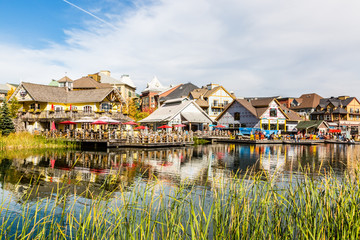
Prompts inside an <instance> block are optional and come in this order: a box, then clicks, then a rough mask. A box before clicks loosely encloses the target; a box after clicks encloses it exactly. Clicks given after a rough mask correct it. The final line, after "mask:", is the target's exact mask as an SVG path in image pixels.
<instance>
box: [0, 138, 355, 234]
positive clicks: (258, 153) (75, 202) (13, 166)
mask: <svg viewBox="0 0 360 240" xmlns="http://www.w3.org/2000/svg"><path fill="white" fill-rule="evenodd" d="M359 157H360V146H358V145H340V144H339V145H334V144H322V145H314V146H301V145H237V144H211V145H198V146H192V147H182V148H167V149H138V148H136V149H135V148H132V149H114V150H109V151H105V152H99V151H94V152H91V151H54V150H51V151H40V152H39V151H36V152H10V153H8V154H7V156H6V157H2V159H1V162H0V183H1V189H0V192H1V196H2V207H1V212H0V217H1V219H2V220H1V224H0V238H8V236H10V238H12V239H17V238H19V237H24V236H28V235H27V234H28V233H32V234H33V235H32V237H35V236H36V237H37V238H39V239H47V238H62V239H68V238H74V239H77V238H78V237H79V236H82V238H84V237H85V238H86V237H93V236H96V237H100V236H102V237H105V238H107V237H115V238H116V239H118V238H122V239H128V238H129V237H134V236H135V238H137V237H136V236H141V237H140V238H143V239H148V238H154V237H155V238H159V239H161V238H164V237H165V238H168V236H173V238H184V237H185V238H186V239H192V238H194V237H195V238H197V237H198V236H199V235H198V234H200V235H201V236H202V238H204V239H207V238H210V239H212V238H213V237H214V236H218V238H228V237H229V234H228V233H227V231H229V229H232V230H231V231H234V234H235V235H236V236H243V237H245V238H247V236H259V237H260V238H263V237H265V238H267V237H268V236H269V235H268V234H269V233H270V232H272V233H271V234H272V236H273V237H274V238H277V237H278V236H283V234H284V232H286V234H289V236H296V238H297V236H300V235H299V234H301V231H302V229H303V227H300V225H299V224H303V222H294V221H293V219H294V218H292V214H298V213H297V212H296V211H297V210H296V209H298V208H294V207H293V206H294V205H299V207H300V208H303V209H304V210H305V209H309V207H310V206H311V207H313V208H314V211H316V209H317V208H318V207H317V206H316V205H313V203H312V201H310V202H309V201H308V200H306V201H305V199H307V198H308V197H312V195H314V197H316V196H317V197H316V199H317V200H316V201H315V200H314V201H315V202H319V201H322V200H323V201H324V204H325V205H324V206H326V205H328V204H329V203H330V202H331V201H337V199H339V198H338V197H337V196H338V195H339V196H346V195H344V193H345V192H346V193H351V194H352V195H353V196H354V197H351V198H349V199H348V198H347V197H342V198H341V199H342V200H343V201H355V200H354V199H358V197H357V195H358V194H360V191H358V189H357V186H358V185H359V184H358V183H357V182H356V181H358V180H356V179H357V178H356V177H353V176H356V171H357V170H358V160H359ZM305 173H306V174H305ZM328 173H331V174H330V175H328ZM234 176H235V177H236V179H237V180H234ZM308 176H310V177H311V179H320V180H322V179H324V181H320V182H319V183H315V184H314V183H312V182H311V181H310V182H309V179H308V178H307V177H308ZM324 176H330V177H327V178H326V177H325V178H324ZM345 176H350V179H349V180H346V181H348V182H344V183H342V180H340V182H332V179H342V178H343V177H345ZM238 177H239V178H238ZM257 177H258V178H257ZM256 178H257V179H260V180H253V179H256ZM294 178H295V179H299V180H300V182H301V181H302V179H305V181H304V182H305V185H302V184H301V185H296V184H297V183H296V181H295V182H293V181H290V179H294ZM241 179H244V180H241ZM344 179H345V178H344ZM347 179H348V178H347ZM352 179H355V180H354V181H355V182H354V181H353V180H352ZM239 180H240V181H239ZM252 181H256V182H255V184H252ZM349 181H350V182H349ZM289 182H291V184H293V183H295V184H294V187H292V185H291V184H290V185H289V184H288V183H289ZM297 182H298V181H297ZM224 183H225V184H224ZM274 183H275V184H274ZM318 184H320V185H319V186H318ZM343 184H344V186H345V188H344V187H342V185H343ZM329 186H332V187H329ZM296 189H297V190H296ZM318 189H323V190H321V191H320V192H318ZM294 191H295V192H294ZM326 191H329V192H330V193H329V194H327V193H326ZM304 192H312V194H310V195H308V194H305V195H304ZM319 193H321V194H325V195H324V196H326V198H325V199H324V198H323V197H322V196H321V195H319ZM293 194H295V195H293ZM302 199H304V201H305V202H303V200H302ZM356 201H357V200H356ZM356 201H355V202H356ZM280 202H282V203H281V204H280ZM244 203H247V204H245V205H244ZM303 203H305V205H303ZM234 204H235V205H234ZM334 204H335V205H336V204H337V202H334ZM335 205H334V206H335ZM280 206H281V207H280ZM321 206H322V205H321ZM341 206H345V207H346V206H348V205H346V204H345V205H344V204H342V205H341ZM341 206H340V207H341ZM356 206H357V205H354V207H356ZM340 207H339V214H343V213H344V214H345V213H346V214H347V211H349V212H352V211H353V210H351V209H348V208H345V207H344V208H340ZM356 208H357V207H356ZM259 209H262V210H261V211H259ZM5 210H6V211H5ZM263 211H264V213H266V214H267V215H268V214H269V213H272V212H273V213H274V214H275V215H270V216H268V217H267V218H261V219H263V221H264V222H259V219H260V218H259V217H262V216H264V215H263ZM278 211H280V213H279V212H278ZM332 211H333V210H331V208H329V211H323V212H322V215H321V216H320V215H319V216H318V213H316V212H314V213H315V215H314V217H309V216H308V215H306V214H307V212H306V211H305V212H304V217H305V216H306V217H307V218H308V219H315V220H316V221H319V224H320V225H319V226H321V227H320V228H319V229H320V230H321V231H325V230H324V229H329V228H328V227H326V226H329V224H330V223H328V222H323V221H324V219H325V220H326V219H329V218H328V216H334V213H333V212H332ZM152 212H153V213H152ZM287 212H289V213H287ZM290 213H291V214H290ZM244 214H245V215H244ZM249 214H250V215H249ZM289 214H290V215H289ZM323 215H324V216H323ZM207 216H208V217H207ZM210 216H211V217H210ZM243 216H249V217H250V218H249V219H248V220H247V218H243ZM359 217H360V215H359ZM144 219H145V220H146V221H145V220H144ZM236 219H238V220H236ZM274 219H277V220H274ZM342 219H343V217H341V216H340V215H339V217H336V218H334V223H331V224H332V226H334V228H331V229H334V234H338V232H337V230H336V226H338V224H339V223H338V221H342ZM355 219H357V216H356V217H354V220H355ZM269 220H271V221H269ZM98 221H100V222H98ZM143 221H145V222H143ZM189 221H190V222H192V221H201V223H199V225H194V224H195V222H193V223H192V224H190V225H189ZM210 222H211V224H210ZM278 222H281V226H282V229H283V230H281V231H277V230H276V229H278V227H279V225H278ZM217 223H218V224H217ZM269 223H270V224H269ZM305 223H310V222H305ZM234 224H235V225H234ZM244 224H246V225H244ZM165 225H166V227H165V228H164V226H165ZM8 226H11V227H10V228H8ZM244 226H246V229H247V230H246V231H245V232H244ZM349 226H350V227H349V232H345V235H346V234H351V233H352V232H353V231H355V230H356V229H355V228H354V227H355V225H349ZM352 226H353V227H352ZM259 228H263V230H261V231H260V232H259V231H257V229H259ZM94 229H97V230H96V231H95V230H94ZM114 229H115V230H116V231H115V232H113V230H114ZM171 229H172V230H171ZM285 229H286V230H285ZM309 229H311V227H310V228H309ZM274 230H276V231H275V232H273V231H274ZM94 231H95V232H94ZM219 231H220V232H219ZM268 231H270V232H268ZM321 231H320V232H319V234H320V235H319V236H323V235H322V234H323V233H322V232H321ZM356 231H357V230H356ZM357 232H358V231H357ZM74 234H75V235H74ZM93 234H96V235H93ZM138 234H140V235H138ZM144 234H145V235H144ZM169 234H170V235H169ZM254 234H255V235H254ZM309 234H310V235H311V234H312V233H311V231H310V232H308V233H306V234H305V235H306V236H307V235H309ZM235 235H234V236H235ZM144 236H145V237H144ZM219 236H221V237H219ZM328 236H333V235H331V234H330V235H328ZM346 236H347V235H346ZM290 238H293V237H290Z"/></svg>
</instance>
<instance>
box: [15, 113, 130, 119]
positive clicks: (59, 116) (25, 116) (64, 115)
mask: <svg viewBox="0 0 360 240" xmlns="http://www.w3.org/2000/svg"><path fill="white" fill-rule="evenodd" d="M102 116H109V117H111V118H113V119H124V118H126V117H125V116H124V115H123V114H122V113H120V112H84V111H59V112H56V111H41V112H36V111H35V112H23V113H22V114H21V116H20V117H21V119H22V120H25V121H28V120H46V119H49V120H63V119H67V120H70V119H71V120H77V119H80V118H82V117H92V118H94V119H96V118H99V117H102Z"/></svg>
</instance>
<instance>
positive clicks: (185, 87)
mask: <svg viewBox="0 0 360 240" xmlns="http://www.w3.org/2000/svg"><path fill="white" fill-rule="evenodd" d="M197 88H199V87H198V86H196V85H194V84H192V83H186V84H181V85H180V86H179V87H177V88H176V89H174V91H172V92H171V93H169V94H168V95H167V96H165V97H163V98H162V99H160V100H163V101H166V100H169V99H175V98H183V97H187V96H189V93H190V92H191V91H193V90H194V89H197Z"/></svg>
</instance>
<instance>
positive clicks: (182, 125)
mask: <svg viewBox="0 0 360 240" xmlns="http://www.w3.org/2000/svg"><path fill="white" fill-rule="evenodd" d="M174 127H186V125H184V124H178V125H175V126H174Z"/></svg>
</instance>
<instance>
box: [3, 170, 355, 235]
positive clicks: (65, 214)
mask: <svg viewBox="0 0 360 240" xmlns="http://www.w3.org/2000/svg"><path fill="white" fill-rule="evenodd" d="M261 178H262V177H260V176H246V177H243V178H241V179H240V178H234V179H232V180H231V181H229V182H228V181H226V182H225V181H220V180H219V181H218V182H216V184H212V185H211V186H208V187H195V186H193V185H191V184H185V183H184V184H182V185H180V186H177V187H171V186H169V185H167V184H161V183H158V182H154V183H143V182H142V183H138V184H137V185H136V186H134V187H133V188H132V189H130V190H129V189H127V190H125V189H124V188H122V187H121V186H119V188H118V189H117V191H116V192H106V191H102V192H101V193H100V194H99V195H97V196H94V195H93V194H92V192H91V191H90V190H89V191H86V192H84V193H81V194H80V195H77V194H76V193H71V194H70V192H66V191H65V190H64V189H65V188H61V187H60V186H59V188H57V190H54V191H55V192H54V194H51V195H50V196H49V197H47V198H39V199H38V200H36V201H30V200H29V199H30V198H29V196H30V195H34V194H35V195H36V193H37V189H36V188H32V189H30V190H29V191H28V192H27V193H26V194H25V195H24V196H23V197H22V200H21V203H20V204H19V206H18V208H17V209H16V213H15V212H14V209H11V208H10V207H9V206H10V205H8V202H9V199H4V200H3V202H2V204H1V208H0V214H1V215H0V216H1V222H0V237H1V238H3V239H4V238H5V239H8V238H10V239H11V238H12V239H359V237H360V236H359V235H360V211H359V210H360V206H359V204H360V190H359V177H358V175H354V176H352V177H350V176H345V177H344V178H341V179H338V178H336V177H335V176H333V175H332V174H330V175H324V176H322V177H321V178H319V179H313V178H312V177H311V176H308V175H305V176H304V178H301V179H291V180H290V182H286V183H284V182H281V183H279V182H275V180H269V181H263V180H261Z"/></svg>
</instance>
